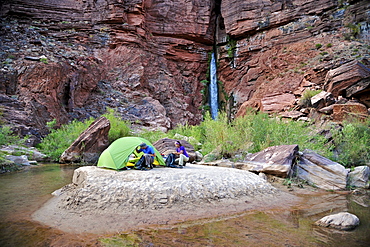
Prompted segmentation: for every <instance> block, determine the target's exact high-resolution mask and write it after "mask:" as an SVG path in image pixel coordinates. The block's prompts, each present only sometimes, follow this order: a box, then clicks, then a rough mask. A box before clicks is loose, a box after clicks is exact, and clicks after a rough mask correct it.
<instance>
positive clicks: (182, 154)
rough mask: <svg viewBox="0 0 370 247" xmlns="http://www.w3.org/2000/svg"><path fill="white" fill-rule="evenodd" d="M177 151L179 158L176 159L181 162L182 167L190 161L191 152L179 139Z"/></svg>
mask: <svg viewBox="0 0 370 247" xmlns="http://www.w3.org/2000/svg"><path fill="white" fill-rule="evenodd" d="M175 146H176V152H175V153H174V154H176V155H178V158H177V159H176V160H175V162H176V163H178V164H179V166H180V168H182V167H183V166H185V163H186V162H187V161H189V154H188V153H187V152H186V149H185V147H184V146H183V145H181V143H180V142H179V141H176V142H175Z"/></svg>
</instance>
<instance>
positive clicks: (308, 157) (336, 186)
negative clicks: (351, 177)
mask: <svg viewBox="0 0 370 247" xmlns="http://www.w3.org/2000/svg"><path fill="white" fill-rule="evenodd" d="M347 175H348V171H347V170H346V169H345V168H344V166H342V165H341V164H339V163H337V162H334V161H331V160H329V159H327V158H325V157H323V156H321V155H319V154H317V153H315V152H313V151H312V150H308V149H306V150H304V151H303V153H302V155H301V156H300V159H299V162H298V164H297V177H299V178H301V179H304V180H306V181H307V182H308V183H310V184H311V185H314V186H317V187H318V188H321V189H325V190H342V189H345V188H346V186H347Z"/></svg>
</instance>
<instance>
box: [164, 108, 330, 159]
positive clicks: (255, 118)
mask: <svg viewBox="0 0 370 247" xmlns="http://www.w3.org/2000/svg"><path fill="white" fill-rule="evenodd" d="M173 133H179V134H181V135H184V136H192V137H194V138H195V140H194V143H191V144H192V145H193V146H194V145H196V143H195V142H200V143H202V144H203V145H202V153H203V154H204V155H205V154H209V153H211V152H212V151H213V150H215V149H217V150H218V152H220V154H221V155H222V156H223V157H225V158H229V157H232V156H233V154H235V153H237V152H243V151H248V152H251V153H254V152H259V151H261V150H263V149H265V148H267V147H270V146H274V145H291V144H298V145H299V146H300V148H301V149H305V148H309V149H312V150H315V151H317V152H319V153H320V154H322V155H330V151H331V147H330V146H327V144H326V142H327V140H326V139H325V137H324V136H321V135H319V134H318V133H317V132H315V130H314V129H313V127H310V126H309V125H308V124H307V123H304V122H297V121H290V120H283V119H280V118H270V117H269V116H268V115H267V114H265V113H255V112H253V111H251V110H249V111H248V112H247V113H246V115H245V116H243V117H239V118H237V119H235V120H234V121H233V122H231V123H229V122H228V120H227V116H226V114H225V113H222V112H221V113H220V114H219V116H218V119H217V120H212V119H211V117H210V116H209V114H207V115H206V116H205V119H204V121H203V122H202V123H201V124H200V125H199V126H178V127H177V128H175V129H173V130H171V131H169V134H170V135H173ZM194 147H195V146H194Z"/></svg>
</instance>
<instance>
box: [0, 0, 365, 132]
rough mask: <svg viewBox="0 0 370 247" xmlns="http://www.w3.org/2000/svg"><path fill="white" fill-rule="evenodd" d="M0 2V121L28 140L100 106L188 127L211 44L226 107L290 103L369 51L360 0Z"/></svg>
mask: <svg viewBox="0 0 370 247" xmlns="http://www.w3.org/2000/svg"><path fill="white" fill-rule="evenodd" d="M342 2H343V3H342ZM0 7H1V8H0V9H1V10H0V15H1V17H2V22H1V30H0V31H1V37H0V42H1V47H0V50H1V53H0V58H1V62H2V68H1V72H0V80H1V83H0V104H1V109H2V112H3V116H2V118H3V119H4V121H5V122H6V123H11V124H12V125H13V126H16V127H17V128H16V129H17V130H18V132H19V133H20V134H22V135H25V134H31V135H33V136H37V138H39V137H40V136H41V135H44V134H45V133H46V128H45V125H46V122H48V121H51V120H53V119H57V121H58V123H60V124H63V123H66V122H68V121H70V120H72V119H79V120H81V119H84V118H88V117H91V116H92V117H98V116H99V115H101V114H102V113H104V112H105V111H106V108H107V107H110V108H115V109H117V112H118V113H119V114H120V115H121V116H122V118H124V119H127V120H131V121H133V122H137V121H139V122H140V125H144V126H147V127H148V128H157V129H158V128H160V129H163V130H167V129H169V128H171V127H174V126H176V125H177V124H185V123H189V124H197V123H199V122H200V121H201V120H202V110H201V108H202V104H203V102H202V98H204V95H203V94H202V90H203V89H204V88H203V85H202V83H201V81H202V80H204V79H207V76H206V74H207V69H208V57H209V52H210V51H212V49H213V45H214V44H217V52H218V62H219V67H218V75H219V80H220V81H222V82H223V85H224V88H223V90H224V91H223V95H224V96H222V97H221V99H222V100H223V103H228V104H227V105H228V106H229V108H228V111H229V113H230V114H231V115H233V114H239V115H242V114H243V112H244V109H245V107H247V106H252V107H257V108H259V109H261V110H263V109H264V108H265V109H267V108H266V107H268V106H263V103H262V102H268V100H264V98H265V97H266V96H268V95H284V97H287V98H291V97H293V101H294V98H296V97H298V96H299V95H300V94H302V92H303V91H304V90H303V89H304V88H305V87H307V85H310V88H315V87H317V86H320V85H322V84H323V83H324V80H325V76H326V74H327V72H328V71H329V70H330V69H334V68H336V67H338V66H339V65H340V64H341V63H343V62H344V61H351V60H355V59H357V60H359V59H360V57H363V54H364V53H365V54H368V48H369V46H368V45H369V44H368V41H369V36H367V35H368V26H369V24H368V23H369V14H368V13H369V3H368V1H341V3H340V4H339V3H337V1H334V0H320V1H311V2H309V1H300V0H289V1H288V0H278V1H257V0H255V1H253V0H252V1H241V0H222V1H221V0H205V1H204V0H202V1H200V0H193V1H187V0H171V1H154V0H80V1H75V0H58V1H56V0H37V1H27V0H7V1H6V0H5V1H3V2H2V3H1V6H0ZM353 25H354V26H353ZM358 30H360V31H358ZM355 38H356V39H355ZM319 46H320V47H319ZM367 56H368V55H367ZM365 88H366V86H365ZM280 110H281V109H277V111H280ZM237 112H238V113H237ZM37 138H36V139H37Z"/></svg>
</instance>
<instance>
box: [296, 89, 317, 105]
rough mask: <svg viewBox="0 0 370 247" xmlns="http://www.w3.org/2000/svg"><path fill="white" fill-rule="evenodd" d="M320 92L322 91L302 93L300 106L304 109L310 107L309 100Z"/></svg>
mask: <svg viewBox="0 0 370 247" xmlns="http://www.w3.org/2000/svg"><path fill="white" fill-rule="evenodd" d="M321 92H322V90H306V91H305V92H304V93H303V96H302V98H301V100H300V104H301V105H302V106H305V107H311V98H312V97H313V96H315V95H317V94H319V93H321Z"/></svg>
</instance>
